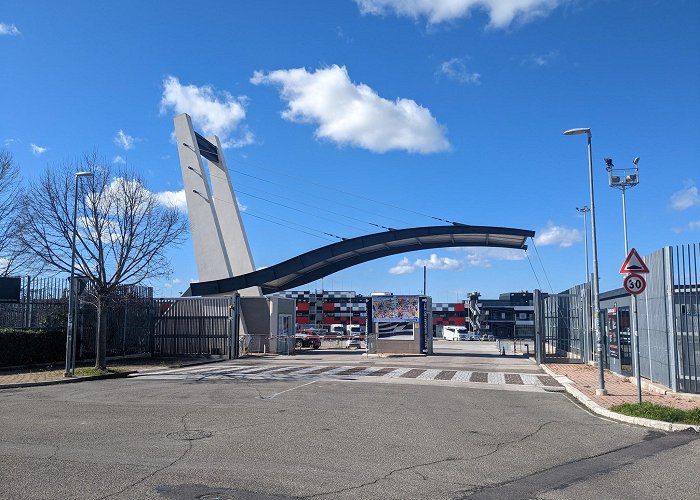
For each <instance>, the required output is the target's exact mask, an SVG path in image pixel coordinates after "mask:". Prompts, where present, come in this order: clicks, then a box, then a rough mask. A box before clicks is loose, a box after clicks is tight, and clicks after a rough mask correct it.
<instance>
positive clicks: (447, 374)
mask: <svg viewBox="0 0 700 500" xmlns="http://www.w3.org/2000/svg"><path fill="white" fill-rule="evenodd" d="M455 373H457V371H456V370H442V371H441V372H440V373H438V374H437V375H435V379H434V380H452V377H454V376H455Z"/></svg>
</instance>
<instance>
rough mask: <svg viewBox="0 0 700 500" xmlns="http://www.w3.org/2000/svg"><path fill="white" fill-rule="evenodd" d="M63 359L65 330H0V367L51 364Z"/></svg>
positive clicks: (64, 354) (64, 355)
mask: <svg viewBox="0 0 700 500" xmlns="http://www.w3.org/2000/svg"><path fill="white" fill-rule="evenodd" d="M65 357H66V331H65V330H58V329H51V330H44V329H21V328H0V366H16V365H31V364H39V363H52V362H54V361H63V360H64V359H65Z"/></svg>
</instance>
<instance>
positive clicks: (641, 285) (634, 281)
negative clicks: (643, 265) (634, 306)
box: [623, 274, 647, 295]
mask: <svg viewBox="0 0 700 500" xmlns="http://www.w3.org/2000/svg"><path fill="white" fill-rule="evenodd" d="M623 285H624V287H625V290H627V291H628V292H629V293H631V294H633V295H639V294H640V293H642V292H643V291H644V289H645V288H646V287H647V282H646V281H645V280H644V276H642V275H641V274H628V275H627V276H625V281H624V283H623Z"/></svg>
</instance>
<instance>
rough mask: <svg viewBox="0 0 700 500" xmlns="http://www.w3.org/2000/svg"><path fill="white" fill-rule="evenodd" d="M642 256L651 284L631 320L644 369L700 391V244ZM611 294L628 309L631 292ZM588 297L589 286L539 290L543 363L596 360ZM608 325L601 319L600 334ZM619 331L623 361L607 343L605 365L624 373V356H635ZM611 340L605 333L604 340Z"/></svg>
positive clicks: (657, 378)
mask: <svg viewBox="0 0 700 500" xmlns="http://www.w3.org/2000/svg"><path fill="white" fill-rule="evenodd" d="M643 260H644V262H645V264H646V266H647V267H648V268H649V273H647V274H646V275H645V278H646V283H647V284H646V289H645V290H644V292H643V293H642V294H640V295H639V296H638V298H637V301H636V315H633V316H634V317H633V318H632V328H633V330H634V329H636V331H637V336H638V337H637V338H638V343H639V373H640V375H641V377H643V378H645V379H647V380H649V381H651V382H655V383H659V384H662V385H665V386H667V387H670V388H671V389H673V390H676V391H681V392H693V393H700V378H699V374H698V372H699V370H698V368H699V366H700V279H699V277H698V267H699V266H698V261H699V260H700V244H687V245H680V246H677V247H664V248H662V249H660V250H657V251H655V252H652V253H651V254H649V255H647V256H645V257H644V258H643ZM610 294H613V295H614V300H615V303H616V304H617V306H621V307H626V308H628V307H629V305H630V302H631V301H630V296H629V294H627V293H626V292H624V290H616V291H614V292H610ZM589 296H590V294H589V293H588V290H587V288H585V287H584V285H578V286H576V287H573V288H571V289H569V290H566V291H565V292H563V293H561V294H553V295H548V294H544V293H541V292H539V291H537V290H536V291H535V293H534V303H535V330H536V336H537V339H536V346H537V351H536V354H537V359H538V362H556V361H564V360H567V361H571V360H576V361H582V362H590V361H593V360H594V356H593V352H594V339H592V338H591V329H590V326H589V324H590V318H591V314H590V312H589V310H590V302H589V300H588V297H589ZM612 301H613V299H610V300H609V302H612ZM611 306H612V305H610V306H607V307H611ZM605 307H606V306H601V309H605ZM606 326H607V325H605V324H604V322H603V321H602V318H601V324H600V328H601V332H603V333H604V332H606V330H605V328H606ZM619 333H620V337H619V339H618V340H617V341H619V342H620V354H619V356H620V359H619V360H618V359H611V349H609V347H610V346H608V345H607V344H606V345H604V349H603V353H604V358H603V363H604V366H606V367H610V368H611V369H613V370H616V371H620V372H623V371H625V369H624V368H623V367H624V366H625V363H624V360H625V359H628V358H631V357H632V356H631V353H629V352H628V351H629V345H628V344H629V338H625V337H624V335H623V334H624V333H625V332H619ZM627 337H629V333H627ZM608 340H609V339H608V338H607V336H606V335H603V341H604V342H606V343H607V341H608ZM625 349H626V350H625Z"/></svg>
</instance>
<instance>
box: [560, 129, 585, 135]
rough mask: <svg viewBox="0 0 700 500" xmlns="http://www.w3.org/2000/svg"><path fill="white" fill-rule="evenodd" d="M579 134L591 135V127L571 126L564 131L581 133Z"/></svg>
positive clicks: (572, 133) (566, 132) (570, 133)
mask: <svg viewBox="0 0 700 500" xmlns="http://www.w3.org/2000/svg"><path fill="white" fill-rule="evenodd" d="M579 134H588V135H591V129H590V128H570V129H569V130H565V131H564V135H579Z"/></svg>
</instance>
